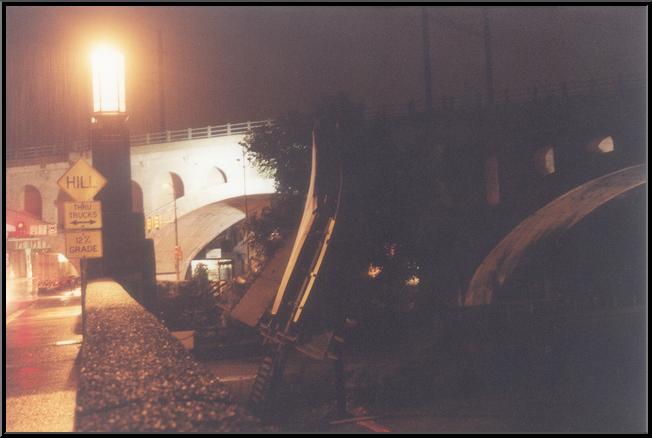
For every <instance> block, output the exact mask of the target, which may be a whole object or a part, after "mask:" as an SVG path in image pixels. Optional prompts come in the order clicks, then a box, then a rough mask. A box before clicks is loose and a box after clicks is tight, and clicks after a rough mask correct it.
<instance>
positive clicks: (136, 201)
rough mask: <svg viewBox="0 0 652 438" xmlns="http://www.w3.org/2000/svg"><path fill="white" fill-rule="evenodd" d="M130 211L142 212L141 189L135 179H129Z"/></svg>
mask: <svg viewBox="0 0 652 438" xmlns="http://www.w3.org/2000/svg"><path fill="white" fill-rule="evenodd" d="M131 211H132V212H134V213H143V211H144V203H143V189H142V188H141V187H140V184H138V183H137V182H136V181H133V180H132V181H131Z"/></svg>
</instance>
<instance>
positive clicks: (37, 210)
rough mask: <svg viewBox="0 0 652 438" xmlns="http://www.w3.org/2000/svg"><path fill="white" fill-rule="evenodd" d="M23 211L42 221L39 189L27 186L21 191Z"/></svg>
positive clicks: (41, 200) (41, 203)
mask: <svg viewBox="0 0 652 438" xmlns="http://www.w3.org/2000/svg"><path fill="white" fill-rule="evenodd" d="M23 211H24V212H26V213H29V214H31V215H32V216H34V217H36V218H38V219H43V198H42V196H41V192H40V190H39V189H37V188H36V187H34V186H33V185H31V184H27V185H26V186H25V188H24V189H23Z"/></svg>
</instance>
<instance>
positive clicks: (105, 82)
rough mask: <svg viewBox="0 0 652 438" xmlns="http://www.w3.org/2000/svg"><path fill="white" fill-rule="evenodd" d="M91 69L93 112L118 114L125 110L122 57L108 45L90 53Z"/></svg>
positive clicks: (123, 64)
mask: <svg viewBox="0 0 652 438" xmlns="http://www.w3.org/2000/svg"><path fill="white" fill-rule="evenodd" d="M91 64H92V67H93V112H95V113H118V112H125V111H126V110H127V105H126V98H125V60H124V55H123V54H122V53H120V52H119V51H118V50H116V49H114V48H113V47H110V46H108V45H100V46H97V47H96V48H95V49H93V51H92V53H91Z"/></svg>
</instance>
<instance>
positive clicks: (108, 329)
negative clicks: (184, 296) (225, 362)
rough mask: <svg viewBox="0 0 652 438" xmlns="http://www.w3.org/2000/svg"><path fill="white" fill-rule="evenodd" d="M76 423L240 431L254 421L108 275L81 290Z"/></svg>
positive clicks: (94, 427)
mask: <svg viewBox="0 0 652 438" xmlns="http://www.w3.org/2000/svg"><path fill="white" fill-rule="evenodd" d="M86 309H87V321H86V335H85V338H84V342H83V345H82V350H81V353H80V377H79V386H78V392H77V408H76V430H77V431H83V432H105V431H106V432H109V431H113V432H126V431H133V432H152V431H178V432H227V431H230V432H245V431H253V432H255V431H259V430H261V428H260V427H259V424H258V421H257V419H256V418H254V417H253V416H252V415H251V414H250V413H249V412H248V411H247V410H246V409H245V408H243V407H242V406H240V405H238V404H236V403H235V402H233V401H232V398H231V396H230V394H229V393H228V391H227V390H226V388H225V386H224V385H223V384H222V383H221V382H220V381H219V379H217V378H216V377H215V376H214V375H213V374H212V373H211V372H210V371H209V370H208V369H206V368H204V367H203V366H202V365H201V364H199V363H197V362H196V361H194V360H193V358H192V357H191V356H190V355H189V353H188V352H187V351H186V350H185V349H184V348H183V347H182V345H181V344H180V342H179V341H178V340H177V339H176V338H174V337H173V336H172V335H171V334H170V332H169V331H168V330H167V329H166V328H165V326H164V325H163V324H162V323H161V322H159V321H158V320H157V319H156V318H155V317H154V316H153V315H152V314H150V313H149V312H147V311H146V310H145V309H144V308H143V307H141V306H140V305H139V304H138V303H137V302H136V301H135V300H134V299H132V298H131V297H130V296H129V294H128V293H127V291H125V290H124V289H123V288H122V286H120V285H119V284H118V283H116V282H115V281H112V280H110V279H106V280H104V279H103V280H96V281H93V282H91V283H89V285H88V290H87V305H86Z"/></svg>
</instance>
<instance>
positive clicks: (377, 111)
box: [5, 76, 645, 160]
mask: <svg viewBox="0 0 652 438" xmlns="http://www.w3.org/2000/svg"><path fill="white" fill-rule="evenodd" d="M644 85H645V82H644V80H643V79H641V78H640V77H638V76H621V77H617V78H609V79H601V80H589V81H570V82H561V83H558V84H554V85H550V84H546V85H543V86H534V87H530V88H529V89H528V90H526V91H521V92H519V93H516V94H512V93H511V92H510V90H507V89H505V90H503V92H502V93H497V96H496V98H495V99H494V102H493V106H495V107H500V106H507V105H510V104H523V103H527V102H538V101H539V100H545V99H549V98H569V97H573V96H583V95H587V94H597V93H606V92H607V93H608V92H611V93H613V92H623V91H625V90H631V89H634V88H641V87H644ZM488 107H489V105H488V101H487V98H486V96H484V95H483V94H481V93H477V94H476V95H470V96H465V97H452V96H450V97H449V96H442V97H441V98H440V99H439V100H438V101H435V102H433V111H435V112H440V113H441V112H446V111H460V110H462V111H463V110H473V109H476V110H477V109H480V110H482V109H485V108H488ZM425 110H426V108H425V105H424V103H423V101H421V100H414V101H412V102H410V103H408V104H394V105H388V106H383V107H379V108H366V109H364V110H363V116H364V118H365V119H368V120H374V119H386V118H387V119H393V118H402V117H409V116H412V115H416V114H423V113H424V112H425ZM273 123H274V122H273V120H272V119H267V120H259V121H254V122H242V123H227V124H224V125H215V126H204V127H201V128H186V129H178V130H174V131H160V132H150V133H145V134H135V135H132V136H131V137H130V140H131V145H132V146H142V145H147V144H160V143H169V142H176V141H185V140H195V139H201V138H213V137H222V136H228V135H242V134H246V133H247V132H249V131H250V130H251V129H255V128H260V127H263V126H271V125H273ZM89 148H90V147H89V145H88V142H87V141H75V142H72V143H71V144H67V145H47V146H34V147H25V148H14V149H7V150H6V151H5V157H6V159H7V160H18V159H29V158H40V157H43V156H51V155H59V154H66V153H69V152H75V151H84V150H88V149H89Z"/></svg>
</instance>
